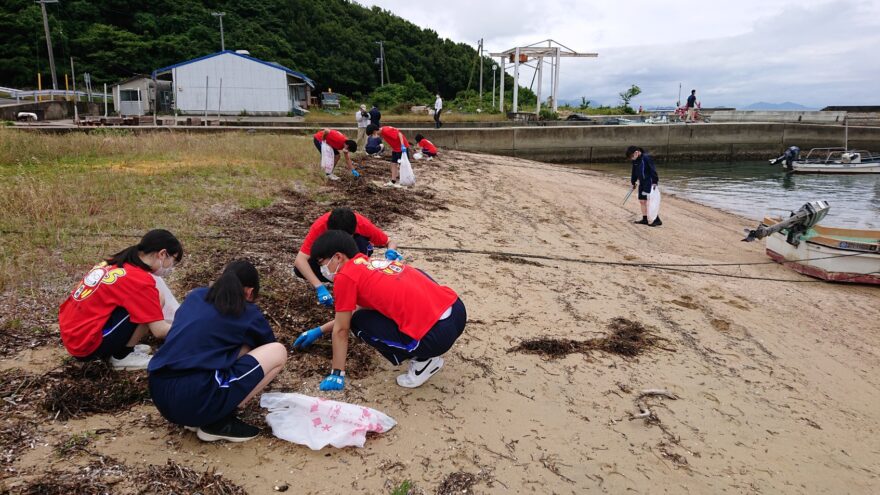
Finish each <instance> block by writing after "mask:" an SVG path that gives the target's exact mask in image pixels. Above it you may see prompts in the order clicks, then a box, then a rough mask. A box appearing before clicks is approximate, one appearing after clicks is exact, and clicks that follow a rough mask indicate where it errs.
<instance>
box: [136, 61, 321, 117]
mask: <svg viewBox="0 0 880 495" xmlns="http://www.w3.org/2000/svg"><path fill="white" fill-rule="evenodd" d="M163 76H164V77H163ZM168 77H170V78H171V83H172V93H173V105H174V107H175V108H176V110H177V112H178V113H183V114H195V115H199V114H204V113H206V111H207V113H208V115H218V114H221V115H242V114H247V115H287V114H288V113H291V112H294V111H295V109H296V108H303V109H304V108H308V104H309V100H310V98H311V91H312V89H314V88H315V83H314V81H312V80H311V79H309V78H308V77H306V76H305V75H304V74H301V73H299V72H296V71H294V70H291V69H288V68H287V67H284V66H283V65H280V64H277V63H273V62H266V61H263V60H260V59H257V58H254V57H251V56H250V55H249V54H248V53H247V52H246V51H244V50H239V51H231V50H226V51H222V52H217V53H213V54H211V55H206V56H204V57H200V58H196V59H193V60H189V61H186V62H181V63H179V64H175V65H170V66H168V67H163V68H161V69H156V70H154V71H153V74H152V78H153V79H159V78H168Z"/></svg>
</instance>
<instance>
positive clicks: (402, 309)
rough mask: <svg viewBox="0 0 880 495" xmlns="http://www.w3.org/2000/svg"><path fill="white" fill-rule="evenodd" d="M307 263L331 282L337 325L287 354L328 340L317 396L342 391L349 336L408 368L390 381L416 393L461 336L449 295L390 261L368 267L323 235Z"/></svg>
mask: <svg viewBox="0 0 880 495" xmlns="http://www.w3.org/2000/svg"><path fill="white" fill-rule="evenodd" d="M312 257H314V258H316V259H317V260H318V261H319V263H320V264H321V272H322V273H323V274H324V276H325V277H326V278H328V279H330V280H332V281H333V295H334V298H335V304H336V317H335V318H334V320H333V321H331V322H328V323H325V324H324V325H322V326H320V327H317V328H313V329H311V330H308V331H306V332H303V333H302V334H301V335H300V336H299V338H297V339H296V342H294V344H293V347H294V348H300V349H304V348H306V347H308V346H310V345H311V344H312V343H314V342H315V340H317V339H318V338H319V337H321V336H322V335H323V334H325V333H331V332H332V345H333V360H332V370H331V372H330V374H329V375H327V377H326V378H324V380H323V381H322V382H321V385H320V389H321V390H342V389H343V388H344V386H345V360H346V355H347V353H348V333H349V330H350V331H351V332H352V333H354V335H355V336H356V337H358V338H360V339H361V340H363V341H364V342H366V343H367V344H368V345H370V346H372V347H374V348H375V349H376V350H377V351H379V353H380V354H382V356H384V357H385V359H387V360H388V361H390V362H391V363H392V364H394V365H399V364H401V363H402V362H404V361H406V360H410V363H409V368H408V370H407V372H406V373H404V374H402V375H400V376H398V377H397V384H398V385H400V386H401V387H407V388H415V387H418V386H420V385H422V384H423V383H425V382H426V381H427V380H428V379H429V378H431V377H432V376H434V374H436V373H437V372H438V371H440V368H442V367H443V358H442V357H441V356H442V355H443V354H444V353H446V352H447V351H448V350H449V349H450V348H452V345H453V344H454V343H455V341H456V339H458V337H459V336H460V335H461V334H462V332H463V331H464V327H465V323H467V312H466V310H465V307H464V303H462V302H461V299H459V298H458V295H457V294H456V293H455V291H453V290H452V289H450V288H449V287H445V286H442V285H440V284H438V283H437V282H435V281H434V280H433V279H431V278H430V277H429V276H428V275H427V274H425V273H424V272H422V271H420V270H418V269H416V268H413V267H411V266H407V265H404V264H403V263H401V262H400V261H397V260H371V259H369V258H367V257H366V256H364V255H363V254H361V253H359V252H358V249H357V245H356V244H355V242H354V239H352V238H351V236H350V235H349V234H348V233H346V232H343V231H340V230H330V231H327V232H326V233H325V234H324V235H322V236H321V237H319V238H318V240H317V241H315V244H314V245H313V246H312Z"/></svg>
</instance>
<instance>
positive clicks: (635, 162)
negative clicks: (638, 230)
mask: <svg viewBox="0 0 880 495" xmlns="http://www.w3.org/2000/svg"><path fill="white" fill-rule="evenodd" d="M626 157H627V158H628V159H629V160H632V174H631V176H630V182H631V183H632V188H633V189H635V188H636V187H638V188H639V206H640V207H641V208H642V219H641V220H639V221H637V222H635V223H637V224H641V225H650V226H651V227H658V226H660V225H663V222H662V221H660V215H657V218H656V219H654V221H653V222H651V223H648V194H651V190H653V189H654V188H655V187H657V182H659V180H660V178H659V177H658V176H657V167H656V166H655V165H654V159H653V158H651V155H649V154H647V153H645V150H643V149H642V148H639V147H638V146H630V147H628V148H627V149H626ZM637 181H638V186H636V182H637Z"/></svg>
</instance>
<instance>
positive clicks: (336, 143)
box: [314, 129, 348, 151]
mask: <svg viewBox="0 0 880 495" xmlns="http://www.w3.org/2000/svg"><path fill="white" fill-rule="evenodd" d="M314 138H315V139H317V140H318V141H323V140H324V131H323V130H320V131H318V132H316V133H315V134H314ZM346 141H348V138H347V137H345V134H343V133H341V132H339V131H337V130H332V129H331V130H329V131H327V144H329V145H330V147H331V148H333V149H334V150H336V151H342V148H345V142H346Z"/></svg>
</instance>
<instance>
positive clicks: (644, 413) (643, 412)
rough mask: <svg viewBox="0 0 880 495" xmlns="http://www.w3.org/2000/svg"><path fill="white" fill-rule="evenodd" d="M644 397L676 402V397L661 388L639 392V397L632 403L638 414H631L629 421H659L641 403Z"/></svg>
mask: <svg viewBox="0 0 880 495" xmlns="http://www.w3.org/2000/svg"><path fill="white" fill-rule="evenodd" d="M644 397H666V398H667V399H670V400H678V398H679V397H678V396H677V395H675V394H673V393H671V392H668V391H666V390H664V389H662V388H648V389H645V390H642V391H641V392H639V395H638V396H637V397H636V398H635V400H634V402H635V405H636V408H638V410H639V414H633V415H631V416H630V418H629V420H630V421H632V420H634V419H645V420H649V421H651V420H653V421H660V419H659V418H658V417H657V415H655V414H654V412H653V411H651V410H650V409H649V408H648V406H647V405H646V404H645V403H644V402H643V401H642V398H644Z"/></svg>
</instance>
